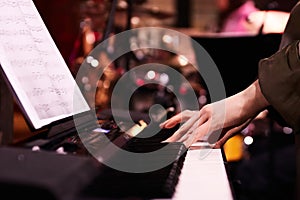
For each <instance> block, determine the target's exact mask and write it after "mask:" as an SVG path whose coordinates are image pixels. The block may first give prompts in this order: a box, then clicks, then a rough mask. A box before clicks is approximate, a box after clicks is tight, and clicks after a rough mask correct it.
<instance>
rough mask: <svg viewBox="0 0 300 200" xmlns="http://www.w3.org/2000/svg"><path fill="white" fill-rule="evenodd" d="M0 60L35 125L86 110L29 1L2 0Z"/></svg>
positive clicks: (69, 75)
mask: <svg viewBox="0 0 300 200" xmlns="http://www.w3.org/2000/svg"><path fill="white" fill-rule="evenodd" d="M0 63H1V66H2V68H3V70H4V72H5V74H6V76H7V77H8V79H9V81H10V83H11V84H12V86H13V88H14V90H15V92H16V94H17V96H18V98H19V100H20V102H21V104H22V106H23V107H24V109H25V111H26V113H27V115H28V116H29V117H30V120H31V122H32V124H33V126H34V128H36V129H38V128H41V127H42V126H44V125H47V124H49V123H51V122H53V121H55V120H58V119H62V118H65V117H67V116H71V115H73V114H76V113H80V112H83V111H86V110H89V106H88V104H87V103H86V101H85V99H84V97H83V96H82V94H81V92H80V90H79V88H78V87H77V85H76V82H75V80H74V78H73V76H72V74H71V73H70V70H69V69H68V66H67V65H66V63H65V61H64V59H63V57H62V56H61V54H60V52H59V50H58V48H57V47H56V45H55V43H54V41H53V39H52V37H51V35H50V33H49V32H48V30H47V28H46V26H45V24H44V22H43V20H42V18H41V16H40V14H39V13H38V10H37V9H36V7H35V5H34V3H33V2H32V0H1V2H0ZM74 99H77V100H76V101H74V102H76V103H78V104H79V105H76V106H75V107H76V108H78V109H77V110H74V106H73V100H74Z"/></svg>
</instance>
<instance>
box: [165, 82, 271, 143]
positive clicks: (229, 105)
mask: <svg viewBox="0 0 300 200" xmlns="http://www.w3.org/2000/svg"><path fill="white" fill-rule="evenodd" d="M267 105H269V103H268V102H267V100H266V99H265V98H264V96H263V95H262V93H261V91H260V87H259V84H258V82H257V81H256V82H254V83H253V84H251V85H250V86H249V87H248V88H246V89H245V90H244V91H242V92H240V93H238V94H236V95H233V96H231V97H228V98H226V99H224V100H221V101H218V102H214V103H211V104H207V105H205V106H204V107H203V108H202V109H201V110H200V111H190V110H186V111H183V112H181V113H179V114H177V115H176V116H174V117H172V118H170V119H169V120H167V121H165V122H163V123H162V124H160V127H161V128H172V127H174V126H175V125H176V124H178V123H181V122H184V123H183V125H182V126H181V127H180V128H179V129H178V130H177V131H176V132H175V133H174V134H173V135H172V136H171V137H169V138H168V139H167V140H165V142H175V141H177V142H183V143H184V144H185V146H187V147H189V146H191V145H192V144H193V143H194V142H196V141H197V140H209V141H210V143H213V144H214V146H215V147H216V148H219V147H221V146H222V145H223V144H224V143H225V142H226V141H227V140H228V139H229V138H230V137H232V136H234V135H235V134H236V133H238V132H239V131H241V130H242V129H244V128H245V127H246V126H247V125H248V124H249V123H250V122H251V121H252V119H254V118H255V117H256V115H257V114H258V113H260V111H262V110H263V109H264V108H265V107H266V106H267ZM210 137H211V138H210Z"/></svg>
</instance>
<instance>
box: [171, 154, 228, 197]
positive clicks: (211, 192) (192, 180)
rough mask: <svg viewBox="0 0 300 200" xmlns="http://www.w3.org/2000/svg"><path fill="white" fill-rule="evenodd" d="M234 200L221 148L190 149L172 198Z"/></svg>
mask: <svg viewBox="0 0 300 200" xmlns="http://www.w3.org/2000/svg"><path fill="white" fill-rule="evenodd" d="M200 197H201V199H205V200H220V199H222V200H233V195H232V191H231V187H230V183H229V180H228V176H227V172H226V169H225V165H224V160H223V157H222V152H221V149H194V150H193V149H190V150H188V151H187V154H186V157H185V161H184V165H183V168H182V171H181V175H180V177H179V182H178V184H177V186H176V191H175V193H174V195H173V198H172V200H184V199H189V200H193V199H195V200H196V199H197V200H198V199H200Z"/></svg>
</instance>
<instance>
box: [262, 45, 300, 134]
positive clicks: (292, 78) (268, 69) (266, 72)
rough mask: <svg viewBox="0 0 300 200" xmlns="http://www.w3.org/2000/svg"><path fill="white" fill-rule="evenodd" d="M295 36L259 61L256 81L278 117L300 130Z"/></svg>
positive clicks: (299, 78) (299, 61)
mask: <svg viewBox="0 0 300 200" xmlns="http://www.w3.org/2000/svg"><path fill="white" fill-rule="evenodd" d="M298 43H299V40H294V41H293V42H292V43H290V44H289V45H287V46H285V47H283V48H282V49H281V50H279V51H278V52H277V53H275V54H274V55H272V56H271V57H269V58H266V59H262V60H261V61H260V62H259V71H258V78H259V84H260V87H261V90H262V93H263V94H264V96H265V98H266V99H267V100H268V101H269V103H270V104H271V105H272V107H273V108H274V109H275V110H276V111H277V112H278V113H279V114H280V115H281V116H282V118H283V119H284V120H285V121H286V122H287V123H288V124H289V125H290V126H291V127H292V128H293V129H294V130H295V131H296V132H297V133H299V131H300V59H299V53H298Z"/></svg>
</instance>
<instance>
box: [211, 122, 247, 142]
mask: <svg viewBox="0 0 300 200" xmlns="http://www.w3.org/2000/svg"><path fill="white" fill-rule="evenodd" d="M251 121H252V119H248V120H246V121H245V122H244V123H243V124H241V125H240V126H237V127H234V128H231V129H230V130H228V131H227V132H226V134H225V135H224V136H223V137H222V138H221V139H219V140H218V141H217V142H216V143H215V146H214V148H221V147H222V146H223V145H224V144H225V142H226V141H227V140H228V139H229V138H231V137H233V136H234V135H235V134H236V133H238V132H239V131H241V130H243V129H244V128H246V126H247V125H248V124H249V123H250V122H251Z"/></svg>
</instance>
